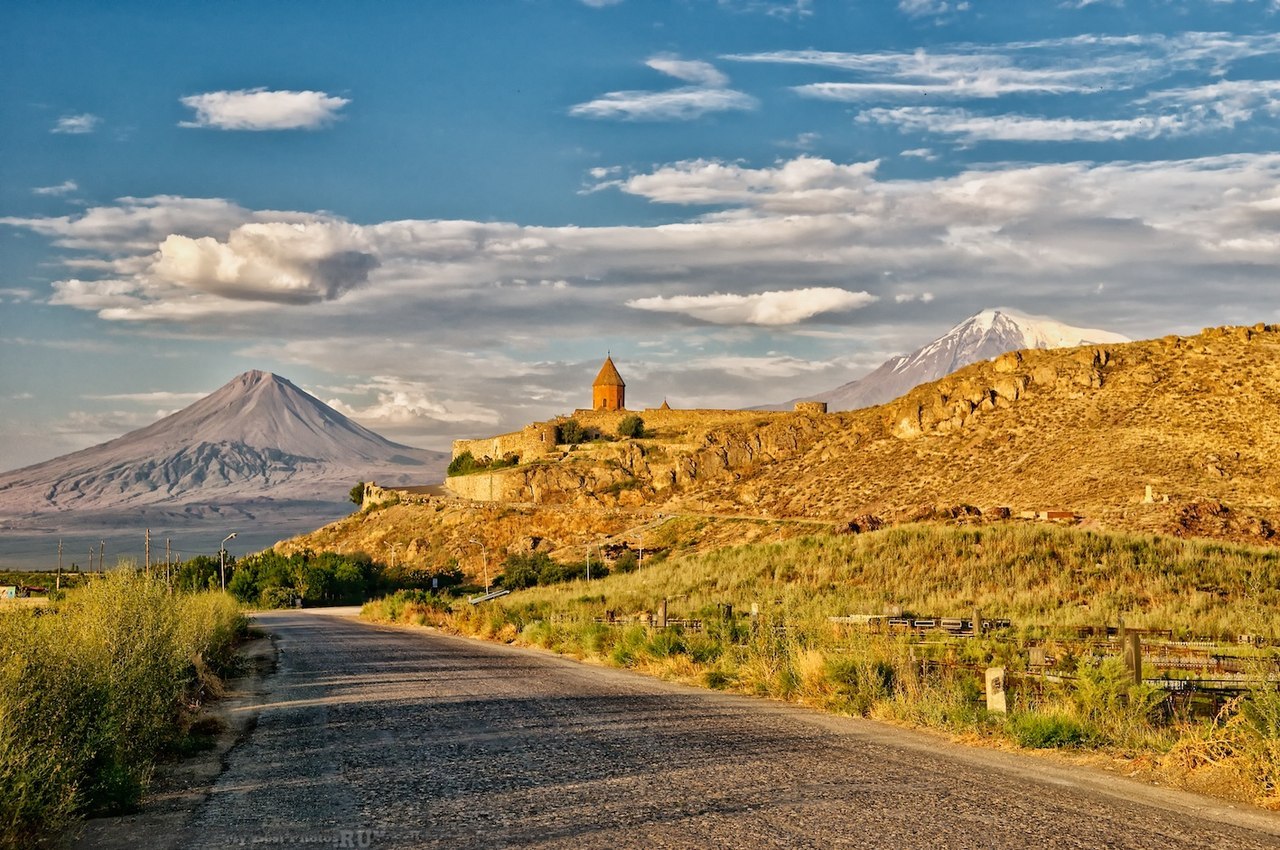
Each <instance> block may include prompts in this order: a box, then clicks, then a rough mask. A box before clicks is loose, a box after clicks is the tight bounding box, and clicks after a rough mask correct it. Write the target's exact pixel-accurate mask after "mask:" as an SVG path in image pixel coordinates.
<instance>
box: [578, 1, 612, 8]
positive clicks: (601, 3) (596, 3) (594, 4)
mask: <svg viewBox="0 0 1280 850" xmlns="http://www.w3.org/2000/svg"><path fill="white" fill-rule="evenodd" d="M621 2H622V0H582V5H584V6H590V7H591V8H592V9H603V8H604V7H606V6H617V5H618V4H619V3H621Z"/></svg>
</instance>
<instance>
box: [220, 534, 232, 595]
mask: <svg viewBox="0 0 1280 850" xmlns="http://www.w3.org/2000/svg"><path fill="white" fill-rule="evenodd" d="M235 536H236V533H235V532H234V531H233V532H231V533H230V534H228V535H227V536H226V537H224V538H222V546H221V547H219V549H218V555H219V560H218V574H219V575H220V576H222V589H223V590H226V589H227V541H228V540H234V539H235Z"/></svg>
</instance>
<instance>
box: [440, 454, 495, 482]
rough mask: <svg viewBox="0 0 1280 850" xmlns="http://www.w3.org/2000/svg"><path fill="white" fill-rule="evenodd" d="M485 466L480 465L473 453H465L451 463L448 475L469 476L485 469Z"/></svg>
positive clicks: (447, 471)
mask: <svg viewBox="0 0 1280 850" xmlns="http://www.w3.org/2000/svg"><path fill="white" fill-rule="evenodd" d="M484 468H485V467H484V465H483V464H481V463H479V462H478V461H477V460H476V459H475V456H474V455H472V454H471V452H469V451H467V452H463V453H462V454H460V455H458V456H457V457H455V458H454V459H453V460H451V461H449V466H448V468H447V469H446V474H448V475H449V476H455V475H467V474H469V473H472V472H475V471H476V470H478V469H484Z"/></svg>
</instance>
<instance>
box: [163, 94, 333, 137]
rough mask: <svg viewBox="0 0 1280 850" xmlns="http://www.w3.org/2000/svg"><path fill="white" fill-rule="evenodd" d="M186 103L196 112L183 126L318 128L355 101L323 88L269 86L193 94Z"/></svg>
mask: <svg viewBox="0 0 1280 850" xmlns="http://www.w3.org/2000/svg"><path fill="white" fill-rule="evenodd" d="M181 101H182V105H183V106H187V107H190V108H191V109H194V110H195V111H196V117H195V120H194V121H183V122H181V123H180V124H179V125H178V126H180V127H212V128H214V129H218V130H314V129H316V128H318V127H323V126H325V125H326V124H330V123H332V122H333V121H335V120H337V118H338V115H337V112H338V110H339V109H341V108H342V107H344V106H346V105H347V104H348V103H350V102H351V101H350V100H349V99H347V98H344V97H334V96H332V95H329V94H326V93H325V92H321V91H269V90H267V89H265V88H256V89H240V90H238V91H214V92H206V93H204V94H194V95H189V96H187V97H184V98H182V99H181Z"/></svg>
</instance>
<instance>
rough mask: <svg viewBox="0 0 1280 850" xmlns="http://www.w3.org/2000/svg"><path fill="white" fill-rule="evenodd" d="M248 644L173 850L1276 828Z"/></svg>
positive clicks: (850, 840)
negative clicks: (235, 697) (236, 739)
mask: <svg viewBox="0 0 1280 850" xmlns="http://www.w3.org/2000/svg"><path fill="white" fill-rule="evenodd" d="M260 622H261V624H262V625H263V626H264V627H266V628H267V629H268V630H270V631H271V632H273V633H274V634H275V635H277V636H278V645H279V647H280V649H281V651H282V655H281V657H280V668H279V672H278V673H277V675H276V676H275V677H273V679H272V681H271V685H270V694H269V696H268V698H267V702H266V704H265V705H264V706H263V707H262V709H261V714H260V718H259V722H258V724H257V727H256V729H255V730H254V731H253V732H252V734H251V735H250V736H249V737H248V738H247V739H246V740H245V741H244V742H243V743H241V744H240V745H239V746H238V747H237V748H236V749H234V750H233V751H232V752H231V753H230V755H229V757H228V768H227V770H226V771H225V772H224V773H223V774H222V776H221V777H220V779H219V780H218V782H217V784H216V786H215V787H214V789H213V791H212V793H211V794H210V795H209V797H208V799H207V800H206V801H205V802H204V803H203V804H201V805H200V807H199V808H198V809H197V810H196V812H194V814H193V815H192V816H191V818H190V819H189V821H188V823H187V826H186V830H185V832H184V833H178V834H174V835H172V836H166V838H171V839H172V842H167V843H172V844H173V845H174V846H178V847H197V848H198V847H207V848H215V847H217V848H222V847H231V846H254V845H266V846H280V847H291V846H303V845H319V846H329V847H342V846H351V847H361V846H368V847H375V848H382V847H417V846H427V847H449V848H460V847H573V848H578V850H581V848H589V847H617V848H628V847H646V848H649V847H679V848H685V847H750V848H771V847H787V848H791V847H877V848H939V850H942V849H943V848H946V850H954V849H955V848H1003V847H1008V848H1028V847H1053V848H1058V847H1080V848H1091V850H1093V848H1101V847H1121V848H1153V849H1154V848H1158V850H1172V848H1189V847H1197V848H1227V847H1230V848H1242V850H1243V849H1244V848H1262V847H1270V848H1275V847H1277V846H1280V818H1271V817H1270V816H1267V815H1259V814H1254V813H1251V812H1238V813H1236V814H1232V812H1231V810H1229V809H1228V807H1226V806H1221V805H1217V804H1212V803H1208V802H1207V801H1204V800H1201V799H1200V798H1193V797H1188V796H1183V795H1178V794H1170V793H1168V792H1163V791H1161V790H1159V789H1148V788H1146V787H1145V786H1138V785H1134V784H1131V783H1128V782H1126V781H1124V780H1119V779H1114V778H1111V777H1109V776H1107V775H1105V774H1093V773H1086V774H1085V775H1084V779H1083V780H1081V779H1080V778H1079V777H1080V773H1079V772H1074V773H1071V772H1067V771H1064V770H1062V769H1060V768H1057V767H1054V766H1050V765H1047V764H1045V763H1043V762H1042V761H1041V760H1035V759H1026V758H1020V757H1014V756H1009V755H1007V754H1000V753H991V752H983V751H971V750H965V749H963V748H960V747H953V746H950V745H948V744H945V743H940V742H939V741H937V740H936V739H933V738H930V737H925V736H919V735H914V734H911V733H906V732H902V731H900V730H897V729H893V728H888V727H885V726H882V725H879V724H875V723H871V722H866V721H859V720H850V719H844V718H829V717H824V716H822V715H818V714H816V713H813V712H809V711H805V710H802V709H798V708H794V707H790V706H785V705H779V704H776V703H770V702H765V701H762V700H754V699H748V698H741V697H735V696H731V695H725V694H717V693H711V692H702V691H698V690H695V689H690V688H684V687H680V686H676V685H670V684H666V683H663V682H658V681H655V680H651V679H647V678H644V677H640V676H636V675H633V674H629V673H626V672H624V671H617V670H609V669H600V668H595V667H591V666H587V665H581V664H576V663H574V662H571V661H566V660H563V659H559V658H555V657H552V656H548V655H546V654H543V653H537V652H529V651H522V650H516V649H512V648H509V647H502V646H494V645H490V644H484V643H479V642H475V641H468V640H463V639H458V638H450V637H446V636H441V635H436V634H434V633H431V632H426V631H422V630H407V629H394V628H384V627H374V626H370V625H367V624H364V623H360V622H358V621H355V620H352V619H349V618H342V617H338V616H333V615H326V614H317V613H310V612H287V613H273V614H267V615H263V616H262V617H260ZM1188 801H1190V805H1191V806H1193V807H1194V806H1200V807H1203V808H1202V811H1201V814H1207V815H1208V816H1209V817H1208V818H1203V817H1201V816H1200V814H1196V813H1194V812H1193V811H1188V810H1187V805H1188ZM1223 816H1225V817H1227V818H1228V819H1230V818H1232V817H1235V818H1236V820H1237V823H1235V824H1234V825H1233V824H1232V823H1229V822H1228V823H1224V822H1222V820H1221V817H1223ZM1250 818H1255V819H1256V822H1255V823H1254V826H1257V824H1258V823H1261V824H1262V828H1263V830H1264V831H1259V830H1256V829H1253V828H1251V827H1250V826H1249V823H1248V821H1249V819H1250ZM1267 829H1269V830H1270V832H1268V831H1265V830H1267ZM144 839H145V836H139V840H144Z"/></svg>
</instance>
